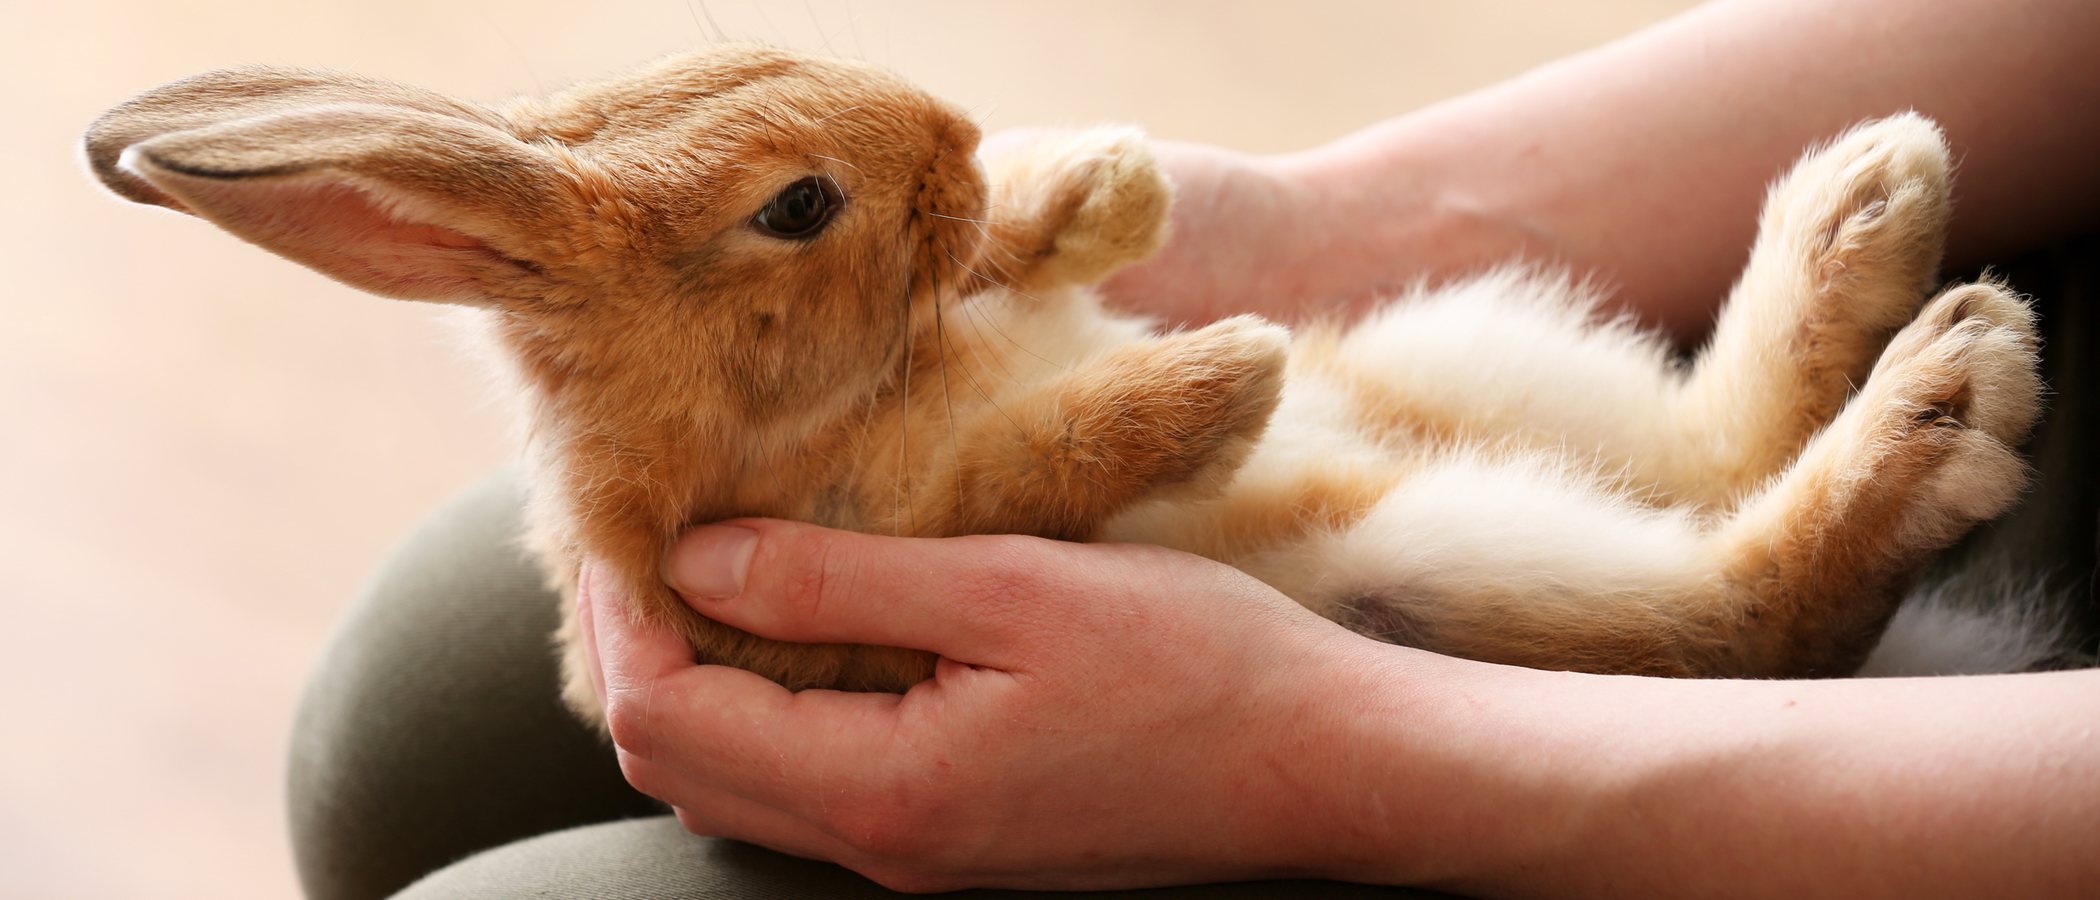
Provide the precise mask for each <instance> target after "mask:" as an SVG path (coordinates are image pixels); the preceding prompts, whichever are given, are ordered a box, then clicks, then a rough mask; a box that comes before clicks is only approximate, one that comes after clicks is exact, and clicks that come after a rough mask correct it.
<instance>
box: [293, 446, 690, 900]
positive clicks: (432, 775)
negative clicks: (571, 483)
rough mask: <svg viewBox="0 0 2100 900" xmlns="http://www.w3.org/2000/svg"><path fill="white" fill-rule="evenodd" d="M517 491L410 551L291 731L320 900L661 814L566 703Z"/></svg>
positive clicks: (420, 535) (302, 863)
mask: <svg viewBox="0 0 2100 900" xmlns="http://www.w3.org/2000/svg"><path fill="white" fill-rule="evenodd" d="M522 504H523V491H522V489H521V487H520V485H519V482H518V479H517V478H516V477H515V475H512V474H508V473H506V474H502V475H498V476H495V477H492V478H489V479H487V480H485V481H483V482H482V483H481V484H479V485H476V486H475V487H473V488H472V489H470V490H468V491H467V492H465V493H464V494H462V495H461V496H460V497H458V498H457V499H455V500H454V501H453V502H452V503H450V504H449V505H447V506H446V507H445V508H444V509H443V510H441V511H439V512H438V513H437V514H436V515H434V516H432V517H431V519H430V520H428V521H427V522H426V523H424V524H423V525H422V526H421V527H419V528H418V529H417V530H416V531H415V532H414V533H413V534H412V535H410V536H409V537H408V538H407V539H406V540H404V541H403V542H402V543H401V545H400V546H399V547H398V548H397V549H396V550H395V551H394V553H393V554H392V555H391V556H390V557H389V558H388V559H387V561H386V562H385V563H384V564H383V565H382V566H381V568H380V570H379V572H378V573H377V575H376V576H375V577H374V578H373V580H372V581H371V582H370V583H369V584H368V585H367V587H366V589H365V590H364V592H363V594H362V596H361V597H360V598H359V599H358V601H357V603H356V604H355V605H354V606H353V607H352V608H351V610H350V611H349V612H348V613H347V614H346V616H345V617H344V619H343V621H342V622H341V624H339V625H338V627H337V630H336V632H335V635H334V637H333V638H332V639H331V643H330V646H329V648H328V649H327V651H326V652H325V653H324V654H323V656H322V658H321V660H320V662H319V664H318V665H317V666H316V667H315V669H314V673H313V675H312V677H311V679H310V681H309V682H308V684H307V688H306V692H305V695H304V697H303V698H302V700H301V703H300V709H299V714H298V717H297V720H296V722H295V724H294V727H293V735H292V747H291V759H290V766H289V772H288V784H287V794H288V800H289V803H290V814H291V828H292V844H293V850H294V853H295V856H296V861H297V864H298V868H299V873H300V878H301V880H302V881H303V882H304V884H305V887H306V890H307V893H308V895H309V896H311V897H314V898H317V900H332V898H362V897H381V896H386V895H387V894H389V893H392V892H393V891H395V890H398V889H399V888H401V887H402V886H403V885H406V884H408V883H409V882H411V881H414V880H415V879H417V878H419V877H421V876H422V875H424V874H426V873H428V872H430V871H432V870H434V869H436V868H439V867H441V866H443V865H445V864H447V863H449V862H451V861H452V860H455V859H458V858H460V857H462V856H465V855H468V854H470V853H473V852H475V851H477V850H481V849H483V848H487V847H492V846H497V845H501V844H504V843H506V842H509V841H512V840H516V839H518V838H520V837H525V836H529V835H534V834H539V833H542V832H546V831H552V830H556V829H560V828H565V827H569V826H573V825H577V824H582V823H586V822H595V821H602V820H605V819H609V818H616V817H619V816H623V815H634V814H638V813H643V812H649V811H654V810H656V809H657V807H655V806H654V805H653V804H652V803H651V801H649V800H648V799H647V798H645V797H642V796H641V795H639V794H636V793H634V792H633V791H631V790H629V789H627V788H626V786H625V784H624V783H623V782H621V781H620V779H619V773H618V770H617V768H616V767H615V766H614V764H613V761H612V757H611V753H610V750H609V749H608V748H607V747H605V746H604V745H603V744H602V743H601V742H599V741H598V739H597V738H596V737H595V736H594V735H592V734H591V733H590V732H589V731H588V730H587V729H584V728H583V727H582V726H581V725H580V723H577V722H576V721H575V720H574V719H572V718H570V717H569V716H568V715H567V713H566V712H565V711H564V710H563V709H562V708H561V705H560V703H559V701H558V699H557V690H558V688H557V684H556V676H555V663H554V656H553V652H552V649H551V646H550V644H549V635H550V634H551V633H552V632H553V630H554V627H555V623H556V618H557V605H556V604H557V600H556V599H555V597H554V595H553V594H552V593H550V592H548V591H547V590H546V589H545V588H544V587H543V586H542V583H541V575H540V573H539V571H538V568H537V566H535V565H533V564H532V563H531V562H530V561H529V560H527V559H526V558H525V557H524V554H523V552H522V551H521V550H520V549H519V543H518V540H517V536H518V534H519V532H520V509H521V507H522Z"/></svg>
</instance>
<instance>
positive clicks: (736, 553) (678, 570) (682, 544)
mask: <svg viewBox="0 0 2100 900" xmlns="http://www.w3.org/2000/svg"><path fill="white" fill-rule="evenodd" d="M757 549H758V532H756V531H752V530H751V529H749V528H738V527H736V526H735V525H702V526H700V527H698V528H695V529H693V530H691V531H688V532H686V533H685V536H684V537H681V538H679V539H678V543H677V544H675V545H673V546H672V547H671V555H670V558H669V559H667V560H666V561H665V565H664V576H665V580H666V581H669V582H670V583H671V587H672V588H675V589H676V590H677V591H678V592H679V593H681V594H684V595H686V596H688V597H692V598H695V599H699V600H726V599H728V598H730V597H734V596H736V595H738V594H741V593H743V592H744V576H745V574H747V573H749V572H750V571H751V554H752V552H753V551H756V550H757Z"/></svg>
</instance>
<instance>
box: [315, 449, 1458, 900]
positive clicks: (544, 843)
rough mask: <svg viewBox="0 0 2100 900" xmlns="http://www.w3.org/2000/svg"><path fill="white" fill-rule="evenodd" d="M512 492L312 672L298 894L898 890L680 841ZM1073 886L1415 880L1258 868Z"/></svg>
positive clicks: (839, 894)
mask: <svg viewBox="0 0 2100 900" xmlns="http://www.w3.org/2000/svg"><path fill="white" fill-rule="evenodd" d="M521 505H522V496H521V493H520V490H519V487H518V483H517V480H516V478H515V476H513V475H508V474H506V475H498V476H496V477H493V478H490V479H489V480H487V481H485V482H483V483H482V484H480V485H478V486H476V487H474V488H473V489H472V490H470V491H468V492H467V493H466V494H465V495H463V496H461V497H460V498H458V499H457V500H455V501H453V502H452V504H451V505H450V506H448V507H446V508H445V509H444V510H442V511H441V512H439V513H438V514H437V515H436V516H435V517H433V518H432V519H431V521H429V522H428V523H426V524H425V525H424V526H423V527H422V528H421V529H419V530H418V531H417V532H416V533H415V534H413V535H411V536H410V537H409V538H408V539H407V540H406V541H405V542H404V543H403V544H402V546H401V547H400V548H399V549H398V550H397V551H396V552H395V554H394V556H393V558H392V559H390V560H388V562H387V563H386V564H385V566H384V567H383V568H382V570H381V571H380V573H379V576H378V577H377V578H376V579H374V580H373V582H372V584H371V585H370V586H369V587H368V588H367V589H366V591H365V593H364V596H363V597H362V598H361V599H360V600H359V601H358V603H357V604H356V606H355V607H354V608H353V609H352V610H351V611H350V613H349V615H348V617H347V618H346V619H345V620H344V622H343V623H342V625H341V626H340V627H339V628H338V629H337V632H336V634H335V636H334V638H333V639H332V641H331V642H330V646H329V648H328V651H327V652H326V654H325V655H324V656H323V658H322V660H321V663H320V665H319V666H318V667H317V668H316V669H315V672H314V675H313V678H312V680H311V681H310V682H309V683H308V685H307V689H306V695H305V697H304V699H303V700H302V702H301V705H300V710H299V716H298V719H297V722H296V723H295V725H294V729H293V739H292V749H291V769H290V786H289V788H290V790H289V796H290V804H291V829H292V849H293V853H294V856H295V857H296V861H297V863H298V869H299V878H300V880H301V882H302V883H303V884H304V885H305V888H306V892H307V895H308V896H309V897H312V898H314V900H371V898H378V897H386V896H390V895H397V893H396V892H399V893H398V895H397V896H400V897H411V898H417V900H437V898H466V897H477V898H496V897H584V898H605V900H628V898H636V900H639V898H650V900H659V898H660V900H671V898H688V897H689V898H709V900H717V898H720V900H728V898H783V900H794V898H812V900H814V898H866V897H891V896H901V895H898V894H895V893H893V892H891V891H888V890H885V889H883V888H881V887H879V886H877V885H875V884H874V883H872V882H870V881H868V880H866V879H864V878H861V877H860V876H858V875H855V874H853V873H852V872H849V871H846V870H845V869H841V868H839V867H837V866H832V865H827V864H822V863H814V862H808V861H805V860H799V859H794V858H791V857H787V856H782V855H780V854H776V853H771V852H768V851H765V850H761V849H758V848H756V847H751V846H748V845H744V844H739V843H736V842H733V841H723V840H713V839H706V838H700V837H695V836H693V835H691V834H688V833H686V832H685V831H684V830H683V829H682V828H680V827H679V825H678V822H677V820H676V819H673V818H671V817H670V816H669V815H667V814H666V813H667V810H666V809H665V808H664V807H663V806H662V805H661V804H659V803H657V802H656V801H654V800H651V799H650V798H648V797H645V796H643V795H641V794H639V793H637V792H635V791H634V790H633V789H632V788H630V787H628V786H627V784H626V782H625V781H623V780H622V779H621V777H620V771H619V767H618V765H617V764H616V763H615V762H614V760H613V755H612V748H611V746H610V745H609V744H607V743H605V742H604V740H603V739H602V738H600V737H598V736H597V735H596V734H595V733H593V732H592V731H591V730H590V729H587V728H585V727H583V725H582V724H580V723H579V722H577V721H576V720H575V719H574V718H573V717H571V716H570V715H569V713H568V712H567V711H566V710H565V709H563V708H562V706H561V703H560V701H559V700H558V699H557V696H556V691H557V688H556V677H557V676H556V665H555V656H554V652H553V650H552V647H551V644H550V642H549V637H550V635H551V634H552V633H553V631H554V627H555V621H556V618H557V603H558V601H557V600H556V598H555V596H554V595H553V594H551V593H550V592H548V591H547V590H546V589H545V588H543V587H542V586H541V585H540V582H539V575H538V573H537V571H536V570H535V569H534V568H533V567H532V565H530V564H529V563H528V562H527V561H526V560H525V559H524V557H523V556H522V554H521V553H520V551H519V549H518V546H517V539H516V535H517V534H518V533H519V527H520V526H519V512H520V507H521ZM411 884H413V886H411ZM404 888H406V890H403V889H404ZM956 896H962V897H1007V896H1016V897H1018V896H1030V897H1035V896H1044V895H1041V894H1024V893H1023V892H1015V891H972V892H967V893H964V894H959V895H956ZM1084 896H1086V897H1090V898H1096V897H1146V898H1162V900H1166V898H1187V900H1239V898H1246V900H1251V898H1262V897H1285V896H1287V897H1293V898H1343V897H1374V896H1376V897H1409V896H1431V895H1427V894H1423V893H1420V892H1411V891H1404V890H1399V889H1393V888H1376V887H1368V886H1363V885H1346V884H1333V883H1325V882H1288V883H1286V882H1263V883H1252V884H1240V885H1217V886H1205V887H1191V888H1169V889H1157V890H1149V891H1129V892H1120V893H1110V894H1086V895H1084Z"/></svg>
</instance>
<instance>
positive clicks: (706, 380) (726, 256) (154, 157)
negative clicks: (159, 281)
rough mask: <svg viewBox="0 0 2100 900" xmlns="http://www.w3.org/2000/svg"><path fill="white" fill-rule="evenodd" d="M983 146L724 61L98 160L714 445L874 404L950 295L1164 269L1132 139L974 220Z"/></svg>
mask: <svg viewBox="0 0 2100 900" xmlns="http://www.w3.org/2000/svg"><path fill="white" fill-rule="evenodd" d="M977 140H978V129H977V127H976V126H975V125H974V124H973V123H972V122H971V121H970V120H969V119H968V118H967V117H966V116H965V115H963V113H962V112H961V111H960V110H958V109H956V108H955V107H953V106H951V105H949V104H947V103H945V102H942V101H940V100H938V99H936V98H934V97H931V96H929V95H928V94H926V93H924V92H923V91H920V90H919V89H917V88H915V87H913V86H911V85H909V84H907V83H905V82H903V81H901V80H900V79H898V78H896V77H895V76H892V75H889V74H887V73H885V72H882V71H880V70H878V69H874V68H872V67H868V66H864V65H860V64H856V63H849V62H840V61H833V60H823V59H812V58H808V57H803V56H799V55H796V54H792V53H788V52H785V51H780V50H775V49H770V48H760V47H743V46H736V47H721V48H714V49H711V50H707V51H703V52H699V53H695V54H691V55H688V56H683V57H678V58H674V59H670V60H667V61H664V62H662V63H659V64H657V65H655V66H653V67H650V68H646V69H643V70H641V71H637V72H635V73H632V74H630V75H627V76H624V77H619V78H614V79H610V80H606V81H601V82H596V83H592V84H587V85H583V86H580V87H577V88H574V89H571V90H568V91H565V92H562V93H558V94H554V95H552V96H549V97H545V98H528V99H522V100H518V101H514V102H512V103H509V104H506V105H503V106H500V107H487V106H481V105H477V104H473V103H468V102H463V101H459V100H455V99H452V98H449V97H445V96H442V95H438V94H435V93H431V92H428V91H423V90H419V89H416V88H411V87H407V86H403V85H398V84H393V83H388V82H381V81H376V80H371V79H365V78H358V77H352V76H344V75H336V74H329V73H320V72H312V71H303V70H288V69H270V68H253V69H236V70H228V71H222V72H214V73H210V74H206V75H201V76H197V77H194V78H190V79H187V80H184V81H180V82H176V83H174V84H171V85H167V86H165V87H162V88H159V89H156V90H154V91H151V92H148V93H147V94H144V95H142V96H140V97H138V98H136V99H134V100H132V101H130V102H128V103H126V104H124V105H122V106H120V107H117V108H116V109H113V110H111V111H110V112H109V113H107V114H105V115H104V116H103V117H102V118H101V119H100V120H98V121H97V122H96V123H95V124H94V126H93V127H92V128H91V129H90V131H89V133H88V135H87V151H88V157H89V161H90V163H91V165H92V166H93V168H94V171H95V172H96V174H97V175H98V176H99V177H100V178H101V179H102V180H103V181H104V183H106V184H107V185H108V186H109V187H110V188H111V189H113V190H115V191H116V192H117V193H119V194H122V195H123V196H125V197H128V198H130V199H133V200H137V201H140V202H144V203H152V204H158V205H161V206H166V207H169V208H171V209H176V210H180V211H182V212H186V213H191V214H193V215H196V216H199V217H201V218H204V219H207V220H210V221H211V222H213V223H215V224H217V225H219V226H220V227H222V228H225V229H226V230H228V231H230V232H233V233H234V234H235V235H238V236H240V237H241V238H243V239H246V240H248V241H251V242H253V243H256V244H259V245H261V246H263V247H265V248H267V249H269V250H271V251H273V252H276V253H278V254H281V255H283V256H285V257H288V258H290V259H293V260H295V261H298V262H300V263H303V264H305V265H307V266H310V267H312V268H314V269H317V270H319V271H321V272H323V273H325V274H327V275H329V276H332V277H334V278H336V279H339V280H341V281H344V282H347V283H349V284H352V285H355V286H357V287H360V288H363V289H366V290H369V291H372V292H374V293H378V294H383V295H386V296H391V297H400V298H406V299H414V300H436V301H448V302H455V303H463V304H468V305H474V306H481V307H484V308H487V309H489V310H491V311H492V312H493V315H494V318H495V320H496V327H497V330H498V332H499V334H500V335H501V336H502V338H503V340H504V341H505V344H506V346H507V347H508V348H509V349H510V350H511V351H512V353H513V355H514V356H515V357H516V360H515V361H516V362H517V363H518V364H519V365H520V366H521V368H522V374H523V375H524V376H525V377H526V379H527V380H528V381H529V382H530V383H532V384H534V385H535V386H537V387H538V388H540V389H541V392H542V396H541V398H540V401H541V403H542V405H543V408H544V405H545V404H547V403H553V404H556V405H557V406H558V407H560V409H559V410H557V411H556V413H557V415H566V416H568V417H569V418H572V419H573V418H577V417H581V418H585V419H597V420H601V421H603V420H605V419H607V418H608V417H610V418H613V419H622V420H627V421H648V422H655V423H661V424H663V425H665V426H666V429H664V430H666V431H674V430H676V429H675V428H672V427H671V423H673V422H678V421H681V420H688V419H690V417H693V416H696V415H704V417H705V418H706V420H707V421H706V422H704V423H702V422H692V423H691V424H689V425H687V426H686V427H687V428H688V429H690V428H694V427H698V428H700V429H702V430H705V431H710V432H717V433H721V432H735V431H737V430H739V429H748V428H753V427H759V428H767V427H779V426H783V425H787V424H788V422H787V420H789V419H793V418H797V417H806V416H809V415H821V414H822V413H824V412H826V411H833V410H837V409H840V408H842V407H846V406H850V405H851V404H852V402H853V400H854V399H855V398H858V397H866V396H869V395H871V394H872V393H873V392H874V391H875V390H877V389H878V388H879V387H880V386H881V385H882V384H883V383H884V382H885V380H886V379H888V378H890V377H891V376H892V375H893V374H894V373H895V372H897V371H898V370H899V369H900V368H901V367H902V365H903V353H904V352H905V348H906V347H908V346H909V344H910V340H909V338H910V335H911V334H913V333H914V332H915V330H917V329H918V328H920V327H921V325H922V324H923V323H924V322H925V321H927V320H928V318H929V317H930V313H931V310H932V307H933V305H934V302H935V299H936V298H943V297H945V298H951V299H952V298H954V297H955V296H957V295H958V294H959V293H966V292H968V291H972V290H978V289H982V288H984V287H986V286H988V285H989V284H993V283H998V284H1004V285H1007V286H1032V287H1043V286H1045V285H1044V284H1043V283H1044V282H1045V281H1046V280H1052V281H1055V280H1065V281H1071V280H1084V279H1091V278H1098V277H1100V276H1102V275H1105V274H1106V273H1107V271H1108V270H1109V269H1110V268H1112V267H1113V266H1115V265H1119V264H1121V263H1123V262H1127V261H1129V260H1131V259H1135V258H1137V257H1139V256H1142V255H1144V254H1145V253H1147V252H1149V251H1150V250H1151V249H1152V247H1153V246H1155V245H1156V244H1157V243H1158V241H1159V239H1160V237H1161V233H1162V229H1163V227H1164V217H1165V210H1166V197H1167V195H1166V189H1165V186H1164V182H1162V181H1161V180H1160V179H1159V177H1158V175H1157V172H1156V171H1155V170H1154V169H1152V168H1151V164H1150V161H1149V157H1142V152H1143V151H1142V144H1141V142H1137V141H1134V140H1127V139H1126V140H1120V141H1119V140H1108V141H1106V142H1102V143H1101V144H1100V146H1101V147H1103V148H1109V149H1108V150H1104V151H1102V152H1096V153H1092V154H1067V155H1065V156H1061V157H1057V159H1059V160H1063V161H1062V162H1060V163H1058V164H1056V165H1043V164H1041V161H1040V160H1036V161H1034V162H1031V163H1030V164H1028V165H1024V166H1021V167H1020V168H1019V169H1018V170H1017V175H1016V177H1015V178H1014V179H1012V183H1011V184H1009V185H1006V186H1004V187H1002V188H1001V189H1000V191H999V196H998V197H997V198H988V194H989V193H990V192H988V190H987V187H986V184H985V178H984V175H983V173H982V171H981V170H980V168H979V165H978V163H977V162H976V160H975V158H974V156H973V152H974V149H975V147H976V145H977ZM1118 148H1120V149H1118ZM1111 151H1113V152H1111ZM1117 153H1121V154H1123V155H1124V156H1129V157H1131V158H1132V159H1135V160H1136V162H1135V163H1134V164H1132V163H1129V160H1123V159H1120V158H1118V157H1117ZM1132 165H1136V167H1137V169H1138V170H1141V171H1139V172H1138V175H1136V176H1133V175H1132V174H1131V171H1132ZM1133 184H1135V185H1139V186H1140V187H1141V188H1143V189H1141V190H1133V189H1129V188H1128V187H1127V186H1128V185H1133ZM1105 185H1106V186H1109V187H1108V188H1104V186H1105ZM1104 197H1107V198H1112V199H1113V198H1121V199H1118V200H1117V202H1113V203H1107V204H1105V205H1104V203H1103V198H1104ZM1130 198H1136V199H1130ZM993 207H999V209H998V210H997V212H998V215H989V214H988V213H989V212H992V211H993V210H992V208H993ZM1104 210H1105V211H1104ZM1089 212H1091V214H1089ZM543 424H544V423H543Z"/></svg>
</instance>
